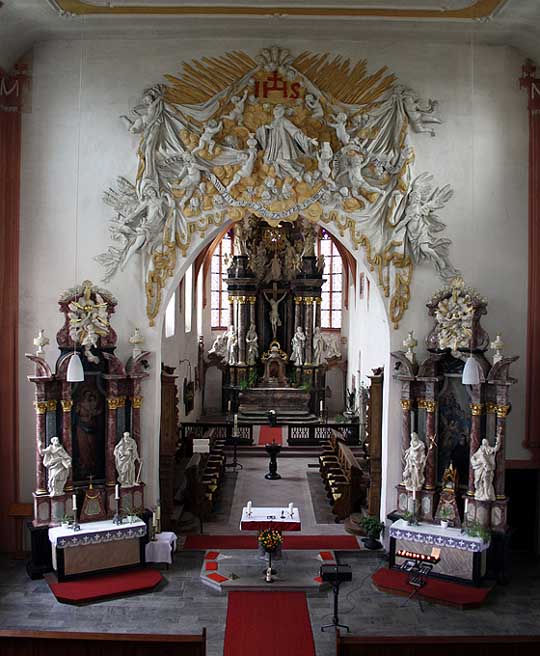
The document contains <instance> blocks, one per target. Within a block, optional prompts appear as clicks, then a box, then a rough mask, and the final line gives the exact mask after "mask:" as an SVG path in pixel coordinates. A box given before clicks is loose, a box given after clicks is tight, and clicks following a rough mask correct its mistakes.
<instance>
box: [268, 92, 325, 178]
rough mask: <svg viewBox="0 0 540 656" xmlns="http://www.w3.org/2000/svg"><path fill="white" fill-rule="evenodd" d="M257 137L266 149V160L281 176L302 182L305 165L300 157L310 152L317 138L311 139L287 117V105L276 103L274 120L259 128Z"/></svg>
mask: <svg viewBox="0 0 540 656" xmlns="http://www.w3.org/2000/svg"><path fill="white" fill-rule="evenodd" d="M256 135H257V139H258V141H259V143H260V144H261V146H262V148H263V149H264V162H265V164H270V165H271V166H273V167H274V169H275V172H276V175H277V176H278V177H280V178H285V177H286V176H288V175H290V176H291V177H293V178H295V179H296V180H298V182H301V180H302V172H303V170H304V167H303V165H302V164H301V163H300V162H299V161H298V158H299V157H300V156H301V155H303V154H308V153H309V152H310V150H311V147H312V146H315V147H317V146H318V142H317V140H316V139H310V138H309V137H308V136H307V135H305V134H304V133H303V132H302V130H301V129H300V128H297V127H296V125H294V123H292V122H291V121H289V119H287V118H285V107H284V106H283V105H276V106H275V108H274V120H273V121H272V122H271V123H268V124H267V125H261V127H259V128H257V132H256Z"/></svg>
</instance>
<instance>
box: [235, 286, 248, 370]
mask: <svg viewBox="0 0 540 656" xmlns="http://www.w3.org/2000/svg"><path fill="white" fill-rule="evenodd" d="M246 301H247V299H246V297H245V296H237V297H236V302H237V304H238V326H237V335H238V364H242V365H245V364H246Z"/></svg>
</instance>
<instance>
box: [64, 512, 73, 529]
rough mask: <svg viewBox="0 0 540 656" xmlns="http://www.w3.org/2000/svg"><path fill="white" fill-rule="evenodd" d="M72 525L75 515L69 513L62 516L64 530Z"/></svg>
mask: <svg viewBox="0 0 540 656" xmlns="http://www.w3.org/2000/svg"><path fill="white" fill-rule="evenodd" d="M70 524H73V515H70V514H68V513H65V514H64V515H63V516H62V526H63V527H64V528H67V527H68V526H69V525H70Z"/></svg>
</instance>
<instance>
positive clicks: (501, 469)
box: [495, 404, 510, 499]
mask: <svg viewBox="0 0 540 656" xmlns="http://www.w3.org/2000/svg"><path fill="white" fill-rule="evenodd" d="M509 411H510V406H509V405H506V404H505V405H498V406H497V429H496V434H497V435H498V434H500V436H501V446H500V449H499V450H498V451H497V455H496V457H495V467H496V469H495V496H496V497H497V499H506V494H505V490H504V479H505V462H506V458H505V450H506V417H507V416H508V412H509Z"/></svg>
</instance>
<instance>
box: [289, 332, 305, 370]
mask: <svg viewBox="0 0 540 656" xmlns="http://www.w3.org/2000/svg"><path fill="white" fill-rule="evenodd" d="M305 347H306V335H305V333H304V331H303V329H302V326H298V328H297V329H296V332H295V333H294V336H293V338H292V352H291V362H294V364H295V365H296V366H297V367H300V366H302V365H303V364H304V350H305Z"/></svg>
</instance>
